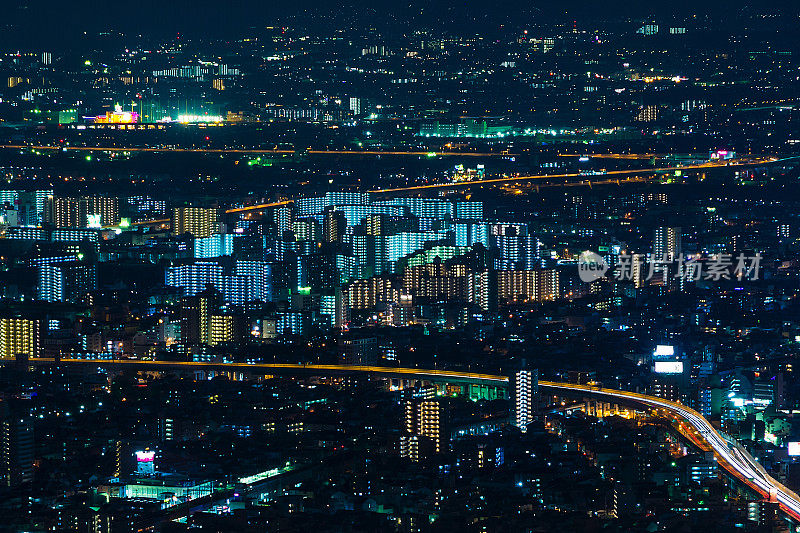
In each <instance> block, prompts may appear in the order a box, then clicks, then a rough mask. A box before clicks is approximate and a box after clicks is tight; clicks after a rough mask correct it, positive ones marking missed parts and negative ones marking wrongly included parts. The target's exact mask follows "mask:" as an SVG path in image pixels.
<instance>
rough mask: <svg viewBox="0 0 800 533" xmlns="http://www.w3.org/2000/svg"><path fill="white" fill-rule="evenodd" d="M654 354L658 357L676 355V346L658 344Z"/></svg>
mask: <svg viewBox="0 0 800 533" xmlns="http://www.w3.org/2000/svg"><path fill="white" fill-rule="evenodd" d="M653 355H654V356H656V357H672V356H673V355H675V347H674V346H671V345H669V344H659V345H657V346H656V349H655V351H654V352H653Z"/></svg>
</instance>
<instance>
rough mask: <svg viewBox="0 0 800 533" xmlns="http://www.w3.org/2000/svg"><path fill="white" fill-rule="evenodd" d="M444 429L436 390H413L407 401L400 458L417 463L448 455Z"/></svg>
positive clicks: (431, 388) (440, 404) (442, 405)
mask: <svg viewBox="0 0 800 533" xmlns="http://www.w3.org/2000/svg"><path fill="white" fill-rule="evenodd" d="M443 426H444V404H443V403H442V400H441V399H440V398H437V397H436V387H421V388H420V389H416V390H414V391H413V392H412V393H411V394H410V397H409V398H407V399H406V401H405V420H404V431H403V435H402V436H401V437H400V456H401V457H405V458H407V459H411V460H412V461H414V462H417V461H421V460H425V459H428V458H430V457H431V456H432V455H433V454H437V453H441V452H443V451H445V448H446V446H447V445H446V440H445V439H446V435H445V431H444V427H443Z"/></svg>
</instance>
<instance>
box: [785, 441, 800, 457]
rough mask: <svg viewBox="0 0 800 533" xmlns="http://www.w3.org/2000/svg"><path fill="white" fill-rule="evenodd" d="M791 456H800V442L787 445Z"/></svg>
mask: <svg viewBox="0 0 800 533" xmlns="http://www.w3.org/2000/svg"><path fill="white" fill-rule="evenodd" d="M787 449H788V453H789V455H800V442H790V443H788V445H787Z"/></svg>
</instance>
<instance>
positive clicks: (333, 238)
mask: <svg viewBox="0 0 800 533" xmlns="http://www.w3.org/2000/svg"><path fill="white" fill-rule="evenodd" d="M346 229H347V218H346V217H345V215H344V212H343V211H337V210H333V209H329V210H327V211H325V219H324V221H323V224H322V237H323V239H324V240H325V242H342V238H343V237H344V234H345V230H346Z"/></svg>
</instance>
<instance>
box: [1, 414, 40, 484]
mask: <svg viewBox="0 0 800 533" xmlns="http://www.w3.org/2000/svg"><path fill="white" fill-rule="evenodd" d="M34 459H35V457H34V440H33V424H32V423H31V421H30V419H29V416H28V415H27V414H24V413H23V412H19V413H17V412H16V410H15V409H12V408H11V407H10V406H9V404H8V401H7V400H3V401H0V486H5V487H8V488H18V487H21V486H25V485H27V484H29V483H31V482H32V481H33V463H34Z"/></svg>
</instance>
